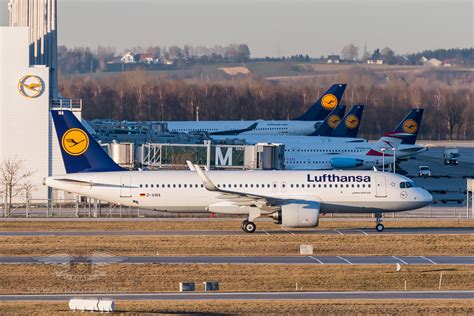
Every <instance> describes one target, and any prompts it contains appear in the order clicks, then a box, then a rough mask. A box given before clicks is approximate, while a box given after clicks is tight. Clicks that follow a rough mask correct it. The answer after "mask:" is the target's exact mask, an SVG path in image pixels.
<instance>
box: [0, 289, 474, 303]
mask: <svg viewBox="0 0 474 316" xmlns="http://www.w3.org/2000/svg"><path fill="white" fill-rule="evenodd" d="M71 298H102V299H105V298H109V299H114V300H124V301H166V300H173V301H190V300H322V299H326V300H327V299H331V300H337V299H343V300H352V299H376V300H392V299H397V300H400V299H409V300H426V299H463V300H466V299H474V291H356V292H230V293H209V292H208V293H136V294H38V295H0V301H67V300H70V299H71Z"/></svg>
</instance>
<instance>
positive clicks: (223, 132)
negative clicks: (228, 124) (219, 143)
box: [209, 122, 258, 136]
mask: <svg viewBox="0 0 474 316" xmlns="http://www.w3.org/2000/svg"><path fill="white" fill-rule="evenodd" d="M257 125H258V122H255V123H253V124H252V125H250V126H249V127H247V128H243V129H236V130H228V131H221V132H212V133H209V135H211V136H223V135H228V136H230V135H239V134H242V133H245V132H250V131H253V130H254V129H255V128H257Z"/></svg>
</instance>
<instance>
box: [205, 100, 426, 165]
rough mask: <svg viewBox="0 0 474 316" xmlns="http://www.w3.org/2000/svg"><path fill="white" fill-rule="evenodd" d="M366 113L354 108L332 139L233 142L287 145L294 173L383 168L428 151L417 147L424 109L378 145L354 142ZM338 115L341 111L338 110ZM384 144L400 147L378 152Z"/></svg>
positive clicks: (275, 138) (254, 137)
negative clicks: (394, 149)
mask: <svg viewBox="0 0 474 316" xmlns="http://www.w3.org/2000/svg"><path fill="white" fill-rule="evenodd" d="M363 109H364V106H363V105H355V106H353V107H352V108H351V110H350V111H349V112H348V113H347V114H346V116H345V117H344V118H343V119H342V120H341V121H340V123H339V124H338V126H337V127H336V128H335V129H334V130H333V131H332V132H330V133H329V135H330V136H291V135H287V136H278V135H268V136H263V135H247V136H246V135H237V136H234V137H233V138H237V139H240V140H242V141H245V142H246V143H248V144H256V143H262V142H269V143H281V144H284V145H285V165H286V169H292V170H307V169H311V170H318V169H333V168H336V169H372V168H373V167H381V166H382V165H383V164H391V163H392V161H393V159H392V158H393V157H392V156H393V155H395V158H396V159H397V160H406V159H409V158H410V157H413V156H414V155H417V154H419V153H421V152H424V151H426V147H424V146H420V145H416V143H415V142H416V138H417V135H418V131H419V127H420V124H421V119H422V116H423V109H412V110H410V112H409V113H408V114H407V115H406V116H405V117H404V118H403V119H402V120H401V121H400V123H399V124H398V125H397V126H396V127H395V129H394V130H393V132H390V133H387V134H385V135H384V137H382V138H381V139H379V140H378V142H375V143H371V142H367V140H366V139H362V138H354V136H357V131H358V128H359V126H360V122H361V119H362V113H363ZM334 111H337V107H336V108H335V109H334V110H333V112H334ZM330 117H331V114H330V115H329V116H328V117H327V118H326V119H325V120H324V121H323V123H321V125H320V128H324V127H325V126H326V125H328V122H327V121H328V119H329V118H330ZM396 135H398V136H396ZM336 136H337V137H336ZM387 136H391V137H392V138H393V137H398V139H391V140H387V139H386V137H387ZM212 138H213V139H217V140H224V139H228V138H229V137H226V136H213V137H212ZM399 139H401V143H400V142H399ZM384 141H388V143H387V146H388V144H389V143H391V144H397V146H396V147H394V146H392V147H391V148H396V151H395V153H392V152H391V148H390V150H385V149H384V152H381V151H377V150H376V148H377V147H379V148H382V147H381V146H380V144H378V143H380V142H384ZM387 149H388V148H387ZM369 153H370V154H369Z"/></svg>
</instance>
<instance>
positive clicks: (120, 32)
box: [0, 0, 474, 57]
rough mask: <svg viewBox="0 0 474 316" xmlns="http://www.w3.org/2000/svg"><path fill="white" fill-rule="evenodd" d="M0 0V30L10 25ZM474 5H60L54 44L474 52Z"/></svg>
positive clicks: (174, 0) (93, 0)
mask: <svg viewBox="0 0 474 316" xmlns="http://www.w3.org/2000/svg"><path fill="white" fill-rule="evenodd" d="M7 2H8V1H7V0H0V25H7V24H8V10H7ZM472 3H473V1H472V0H444V1H440V0H438V1H427V0H398V1H394V0H358V1H356V0H352V1H351V0H322V1H318V0H312V1H311V0H278V1H271V0H203V1H200V0H129V1H124V0H115V1H114V0H58V10H59V13H58V20H59V44H63V45H67V46H71V47H72V46H90V47H96V46H98V45H103V46H114V47H116V48H117V49H118V50H123V49H126V48H128V47H133V46H144V47H146V46H151V45H158V46H171V45H178V46H183V45H184V44H190V45H195V46H197V45H204V46H213V45H226V44H230V43H247V44H248V45H249V47H250V50H251V53H252V56H254V57H259V56H266V55H270V56H281V55H292V54H296V53H303V54H309V55H311V56H313V57H319V56H321V55H327V54H331V53H340V51H341V49H342V47H343V46H344V45H346V44H348V43H351V42H352V43H354V44H355V45H356V46H359V48H360V53H361V54H362V53H363V50H364V43H366V45H367V48H368V50H370V51H373V49H375V48H377V47H380V48H383V47H386V46H388V47H391V48H392V49H394V50H395V52H397V53H406V52H418V51H421V50H424V49H436V48H455V47H472V46H474V45H473V28H474V22H473V16H474V12H473V4H472Z"/></svg>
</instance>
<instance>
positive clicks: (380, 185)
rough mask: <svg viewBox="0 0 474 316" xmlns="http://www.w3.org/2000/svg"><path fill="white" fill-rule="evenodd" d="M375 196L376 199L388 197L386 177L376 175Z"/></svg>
mask: <svg viewBox="0 0 474 316" xmlns="http://www.w3.org/2000/svg"><path fill="white" fill-rule="evenodd" d="M375 196H376V197H386V196H387V186H386V185H385V176H384V175H376V176H375Z"/></svg>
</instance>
